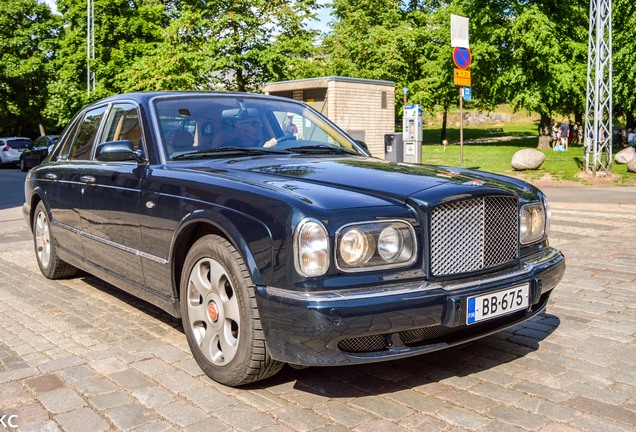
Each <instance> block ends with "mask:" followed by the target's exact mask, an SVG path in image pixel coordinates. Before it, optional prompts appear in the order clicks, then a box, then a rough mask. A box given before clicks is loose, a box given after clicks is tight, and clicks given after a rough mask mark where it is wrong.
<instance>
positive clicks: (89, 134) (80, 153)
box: [70, 106, 106, 160]
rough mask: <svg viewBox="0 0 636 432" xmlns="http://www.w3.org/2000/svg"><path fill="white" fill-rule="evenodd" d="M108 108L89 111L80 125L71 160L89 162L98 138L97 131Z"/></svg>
mask: <svg viewBox="0 0 636 432" xmlns="http://www.w3.org/2000/svg"><path fill="white" fill-rule="evenodd" d="M104 111H106V107H105V106H103V107H99V108H96V109H94V110H91V111H88V112H87V113H86V115H85V116H84V119H83V120H82V123H81V124H80V127H79V130H78V131H77V136H76V137H75V142H74V143H73V148H72V150H71V156H70V159H72V160H88V159H90V157H91V153H92V150H93V145H94V144H95V139H96V138H97V130H98V129H99V124H100V123H101V121H102V117H103V116H104Z"/></svg>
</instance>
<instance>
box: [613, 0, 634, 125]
mask: <svg viewBox="0 0 636 432" xmlns="http://www.w3.org/2000/svg"><path fill="white" fill-rule="evenodd" d="M613 8H614V15H613V17H612V25H613V58H612V60H613V62H614V65H613V70H614V76H613V90H614V105H615V106H616V105H618V106H620V107H621V108H622V109H623V110H624V111H626V112H628V113H631V114H632V115H634V114H636V98H634V89H636V3H635V2H634V1H633V0H614V4H613Z"/></svg>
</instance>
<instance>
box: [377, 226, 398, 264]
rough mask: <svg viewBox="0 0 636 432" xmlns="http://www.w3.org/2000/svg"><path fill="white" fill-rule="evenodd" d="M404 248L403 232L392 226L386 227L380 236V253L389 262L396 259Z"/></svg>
mask: <svg viewBox="0 0 636 432" xmlns="http://www.w3.org/2000/svg"><path fill="white" fill-rule="evenodd" d="M403 248H404V237H403V236H402V233H401V232H400V231H399V230H397V229H395V228H394V227H392V226H389V227H387V228H384V229H383V230H382V232H381V233H380V237H379V238H378V253H379V254H380V256H381V257H382V259H383V260H385V261H387V262H393V261H395V260H396V259H397V258H398V257H399V256H400V255H401V254H402V249H403Z"/></svg>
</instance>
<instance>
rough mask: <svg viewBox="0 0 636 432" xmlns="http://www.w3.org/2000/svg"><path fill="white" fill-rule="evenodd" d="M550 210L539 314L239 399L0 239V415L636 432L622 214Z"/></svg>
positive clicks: (131, 309) (168, 336) (90, 285)
mask: <svg viewBox="0 0 636 432" xmlns="http://www.w3.org/2000/svg"><path fill="white" fill-rule="evenodd" d="M553 214H554V218H553V223H552V243H553V244H554V245H556V246H557V247H559V248H560V249H561V250H563V251H564V253H565V254H566V256H567V260H568V267H567V271H566V275H565V278H564V280H563V282H562V283H561V284H560V285H559V286H558V287H557V289H556V291H555V293H554V295H553V297H552V299H551V302H550V304H549V306H548V311H547V312H546V313H544V314H543V315H541V316H539V317H536V318H535V319H533V320H531V321H529V322H527V323H525V324H523V325H520V326H517V327H514V328H512V329H510V330H508V331H505V332H502V333H500V334H498V335H496V336H491V337H488V338H486V339H482V340H480V341H478V342H474V343H470V344H468V345H464V346H461V347H458V348H453V349H450V350H446V351H443V352H439V353H434V354H429V355H422V356H420V357H416V358H410V359H407V360H400V361H393V362H388V363H380V364H374V365H365V366H353V367H336V368H309V369H304V370H294V369H291V368H287V367H286V368H285V369H284V370H283V371H282V373H280V374H279V375H277V376H276V377H274V378H273V379H270V380H268V381H265V382H261V383H258V384H256V385H252V386H249V387H246V388H242V389H231V388H226V387H223V386H221V385H218V384H215V383H214V382H212V381H210V380H209V379H208V378H207V377H205V376H204V375H203V374H202V373H201V371H200V370H199V368H198V367H197V365H196V364H195V362H194V361H193V359H192V357H191V355H190V353H189V350H188V347H187V343H186V341H185V336H184V335H183V332H182V330H181V328H180V325H179V323H178V322H177V321H176V320H174V319H172V318H171V317H169V316H168V315H166V314H165V313H163V312H162V311H160V310H158V309H156V308H154V307H152V306H149V305H147V304H145V303H143V302H141V301H139V300H136V299H134V298H132V297H131V296H128V295H127V294H124V293H122V292H120V291H118V290H116V289H114V288H112V287H111V286H109V285H106V284H104V283H102V282H99V281H98V280H96V279H95V278H92V277H89V276H85V277H79V278H76V279H70V280H62V281H49V280H47V279H45V278H44V277H43V276H41V275H40V273H39V271H38V270H37V265H36V262H35V259H34V257H33V252H32V250H31V248H30V244H28V243H25V242H24V241H22V242H20V241H15V242H10V243H8V244H7V243H5V244H3V245H0V246H2V247H0V299H1V300H0V416H3V415H4V417H0V418H2V419H3V421H4V423H5V424H7V426H9V425H17V426H18V430H22V431H58V430H64V431H78V432H80V431H81V432H86V431H106V430H135V431H153V432H159V431H164V430H186V431H214V432H219V431H226V430H239V431H254V430H259V431H346V430H353V431H365V432H368V431H376V430H377V431H382V432H389V431H392V430H413V431H423V430H440V431H463V430H489V431H504V430H505V431H517V430H541V431H575V430H581V431H600V430H602V431H604V432H607V431H636V366H635V364H636V344H635V336H636V309H635V308H636V269H635V264H636V230H635V229H634V227H635V226H636V206H634V207H631V208H629V207H619V206H614V207H611V206H597V207H591V208H590V207H589V206H586V207H581V206H577V205H575V204H563V205H561V206H558V205H555V206H553ZM10 234H11V233H10ZM13 234H15V233H13ZM23 240H24V239H23ZM11 416H14V417H11ZM3 429H4V428H3V426H2V424H0V432H2V430H3ZM6 429H7V430H11V428H10V427H7V428H6ZM13 430H15V429H13Z"/></svg>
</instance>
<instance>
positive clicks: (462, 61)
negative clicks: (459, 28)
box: [453, 47, 473, 69]
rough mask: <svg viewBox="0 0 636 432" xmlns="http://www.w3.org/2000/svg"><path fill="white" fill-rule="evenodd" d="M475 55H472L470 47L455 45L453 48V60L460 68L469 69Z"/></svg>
mask: <svg viewBox="0 0 636 432" xmlns="http://www.w3.org/2000/svg"><path fill="white" fill-rule="evenodd" d="M472 59H473V57H472V56H471V55H470V50H469V49H468V48H461V47H455V48H453V62H455V66H457V68H458V69H468V66H470V62H471V61H472Z"/></svg>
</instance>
